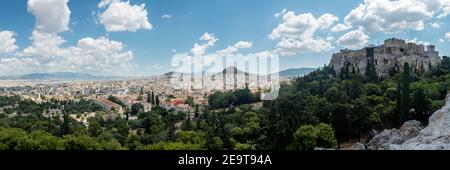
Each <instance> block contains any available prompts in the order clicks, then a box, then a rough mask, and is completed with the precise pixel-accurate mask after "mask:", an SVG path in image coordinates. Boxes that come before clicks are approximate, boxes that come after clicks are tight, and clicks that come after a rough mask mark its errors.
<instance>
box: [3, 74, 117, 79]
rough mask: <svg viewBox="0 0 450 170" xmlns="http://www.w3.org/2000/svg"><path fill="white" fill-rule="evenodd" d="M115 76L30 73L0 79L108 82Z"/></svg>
mask: <svg viewBox="0 0 450 170" xmlns="http://www.w3.org/2000/svg"><path fill="white" fill-rule="evenodd" d="M117 78H119V77H116V76H97V75H92V74H86V73H74V72H54V73H31V74H24V75H20V76H5V77H0V79H4V80H109V79H117Z"/></svg>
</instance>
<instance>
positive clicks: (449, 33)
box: [445, 32, 450, 40]
mask: <svg viewBox="0 0 450 170" xmlns="http://www.w3.org/2000/svg"><path fill="white" fill-rule="evenodd" d="M445 38H447V39H448V40H450V32H448V33H446V34H445Z"/></svg>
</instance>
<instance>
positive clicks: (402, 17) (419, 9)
mask: <svg viewBox="0 0 450 170" xmlns="http://www.w3.org/2000/svg"><path fill="white" fill-rule="evenodd" d="M432 3H433V2H430V1H429V0H396V1H393V0H365V1H364V3H361V4H359V6H358V7H357V8H355V9H353V10H352V11H351V12H350V13H349V14H348V15H347V16H346V17H345V24H346V25H351V26H352V27H353V28H359V27H361V28H362V29H363V30H364V31H365V32H368V33H373V32H387V33H394V32H399V31H402V30H404V29H413V30H423V29H424V27H425V24H424V20H427V19H430V18H432V17H433V15H434V13H435V10H436V9H433V8H432V6H431V5H433V4H432Z"/></svg>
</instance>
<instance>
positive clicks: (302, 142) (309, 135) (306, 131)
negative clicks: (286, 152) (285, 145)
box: [290, 125, 319, 150]
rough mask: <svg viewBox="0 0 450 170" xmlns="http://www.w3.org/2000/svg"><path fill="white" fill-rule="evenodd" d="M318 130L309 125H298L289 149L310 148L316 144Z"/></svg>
mask: <svg viewBox="0 0 450 170" xmlns="http://www.w3.org/2000/svg"><path fill="white" fill-rule="evenodd" d="M318 135H319V131H318V130H317V129H316V128H315V127H314V126H311V125H304V126H300V128H299V129H297V131H295V133H294V141H293V142H292V144H291V146H290V149H300V150H312V149H314V147H316V145H317V143H316V142H317V138H318Z"/></svg>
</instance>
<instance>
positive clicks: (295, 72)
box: [162, 67, 317, 77]
mask: <svg viewBox="0 0 450 170" xmlns="http://www.w3.org/2000/svg"><path fill="white" fill-rule="evenodd" d="M233 70H234V72H233ZM314 70H317V68H291V69H287V70H283V71H280V72H279V73H278V74H279V76H280V77H297V76H304V75H307V74H308V73H311V72H313V71H314ZM224 72H227V73H237V74H245V72H244V71H241V70H239V69H237V68H236V67H228V68H226V69H224V70H223V71H221V72H217V73H214V74H216V75H220V74H223V73H224ZM175 74H189V73H178V72H173V71H172V72H168V73H166V74H163V75H162V76H164V77H172V76H173V75H175ZM209 74H211V73H209Z"/></svg>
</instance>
